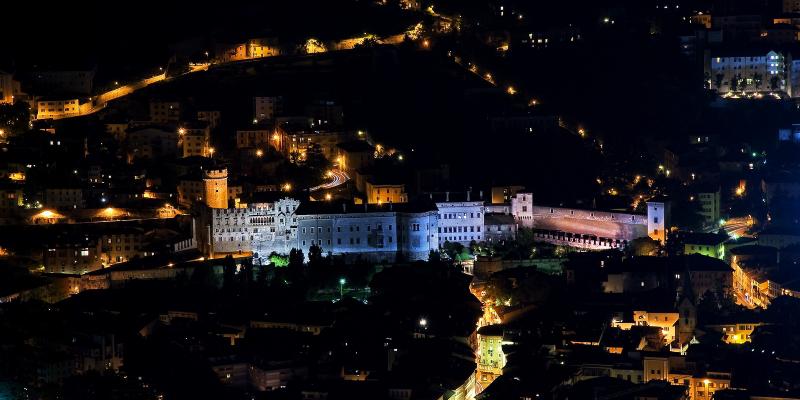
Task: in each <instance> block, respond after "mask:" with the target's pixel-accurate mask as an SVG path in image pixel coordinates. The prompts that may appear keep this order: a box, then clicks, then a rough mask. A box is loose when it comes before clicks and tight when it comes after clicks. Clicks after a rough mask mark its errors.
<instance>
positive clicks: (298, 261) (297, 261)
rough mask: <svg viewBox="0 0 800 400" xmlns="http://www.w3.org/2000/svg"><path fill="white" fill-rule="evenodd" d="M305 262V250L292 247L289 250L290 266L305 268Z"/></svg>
mask: <svg viewBox="0 0 800 400" xmlns="http://www.w3.org/2000/svg"><path fill="white" fill-rule="evenodd" d="M304 262H305V256H304V255H303V250H300V249H292V250H290V251H289V264H288V265H289V268H290V269H291V268H303V263H304Z"/></svg>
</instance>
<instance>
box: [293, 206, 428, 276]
mask: <svg viewBox="0 0 800 400" xmlns="http://www.w3.org/2000/svg"><path fill="white" fill-rule="evenodd" d="M308 206H309V207H307V208H306V207H302V206H301V207H300V209H298V212H297V231H298V233H297V244H298V248H299V249H301V250H302V251H303V253H304V254H308V251H309V248H310V247H311V246H319V247H321V248H322V252H323V254H325V253H330V254H332V255H334V256H343V257H345V258H348V259H350V258H361V259H364V260H367V261H372V262H394V261H396V260H397V259H398V258H404V259H407V260H427V259H428V256H429V254H430V252H431V250H437V249H438V243H439V238H438V230H437V220H438V219H437V212H436V211H435V210H434V209H432V207H431V209H429V210H410V209H408V211H393V210H392V207H391V206H378V207H374V206H366V207H363V208H362V207H359V206H351V208H350V209H349V210H348V209H347V205H344V204H343V205H342V209H341V211H336V210H333V209H332V207H324V206H323V207H317V206H316V205H314V204H308ZM318 208H322V209H321V210H317V209H318Z"/></svg>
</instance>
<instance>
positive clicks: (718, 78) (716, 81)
mask: <svg viewBox="0 0 800 400" xmlns="http://www.w3.org/2000/svg"><path fill="white" fill-rule="evenodd" d="M723 79H725V75H723V74H717V75H716V76H714V86H716V87H717V90H719V89H720V88H722V80H723Z"/></svg>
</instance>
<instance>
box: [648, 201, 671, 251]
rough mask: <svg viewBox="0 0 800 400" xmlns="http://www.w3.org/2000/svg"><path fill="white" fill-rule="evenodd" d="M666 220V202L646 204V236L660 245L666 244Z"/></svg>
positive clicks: (667, 203)
mask: <svg viewBox="0 0 800 400" xmlns="http://www.w3.org/2000/svg"><path fill="white" fill-rule="evenodd" d="M667 219H669V202H668V201H666V200H651V201H648V202H647V236H650V238H651V239H653V240H658V241H659V242H661V243H662V244H663V243H664V242H666V241H667V229H668V227H669V224H668V222H667Z"/></svg>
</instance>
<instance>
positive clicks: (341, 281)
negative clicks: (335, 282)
mask: <svg viewBox="0 0 800 400" xmlns="http://www.w3.org/2000/svg"><path fill="white" fill-rule="evenodd" d="M346 282H347V281H346V280H345V279H344V278H339V299H340V300H341V299H342V298H343V297H344V284H345V283H346Z"/></svg>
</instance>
